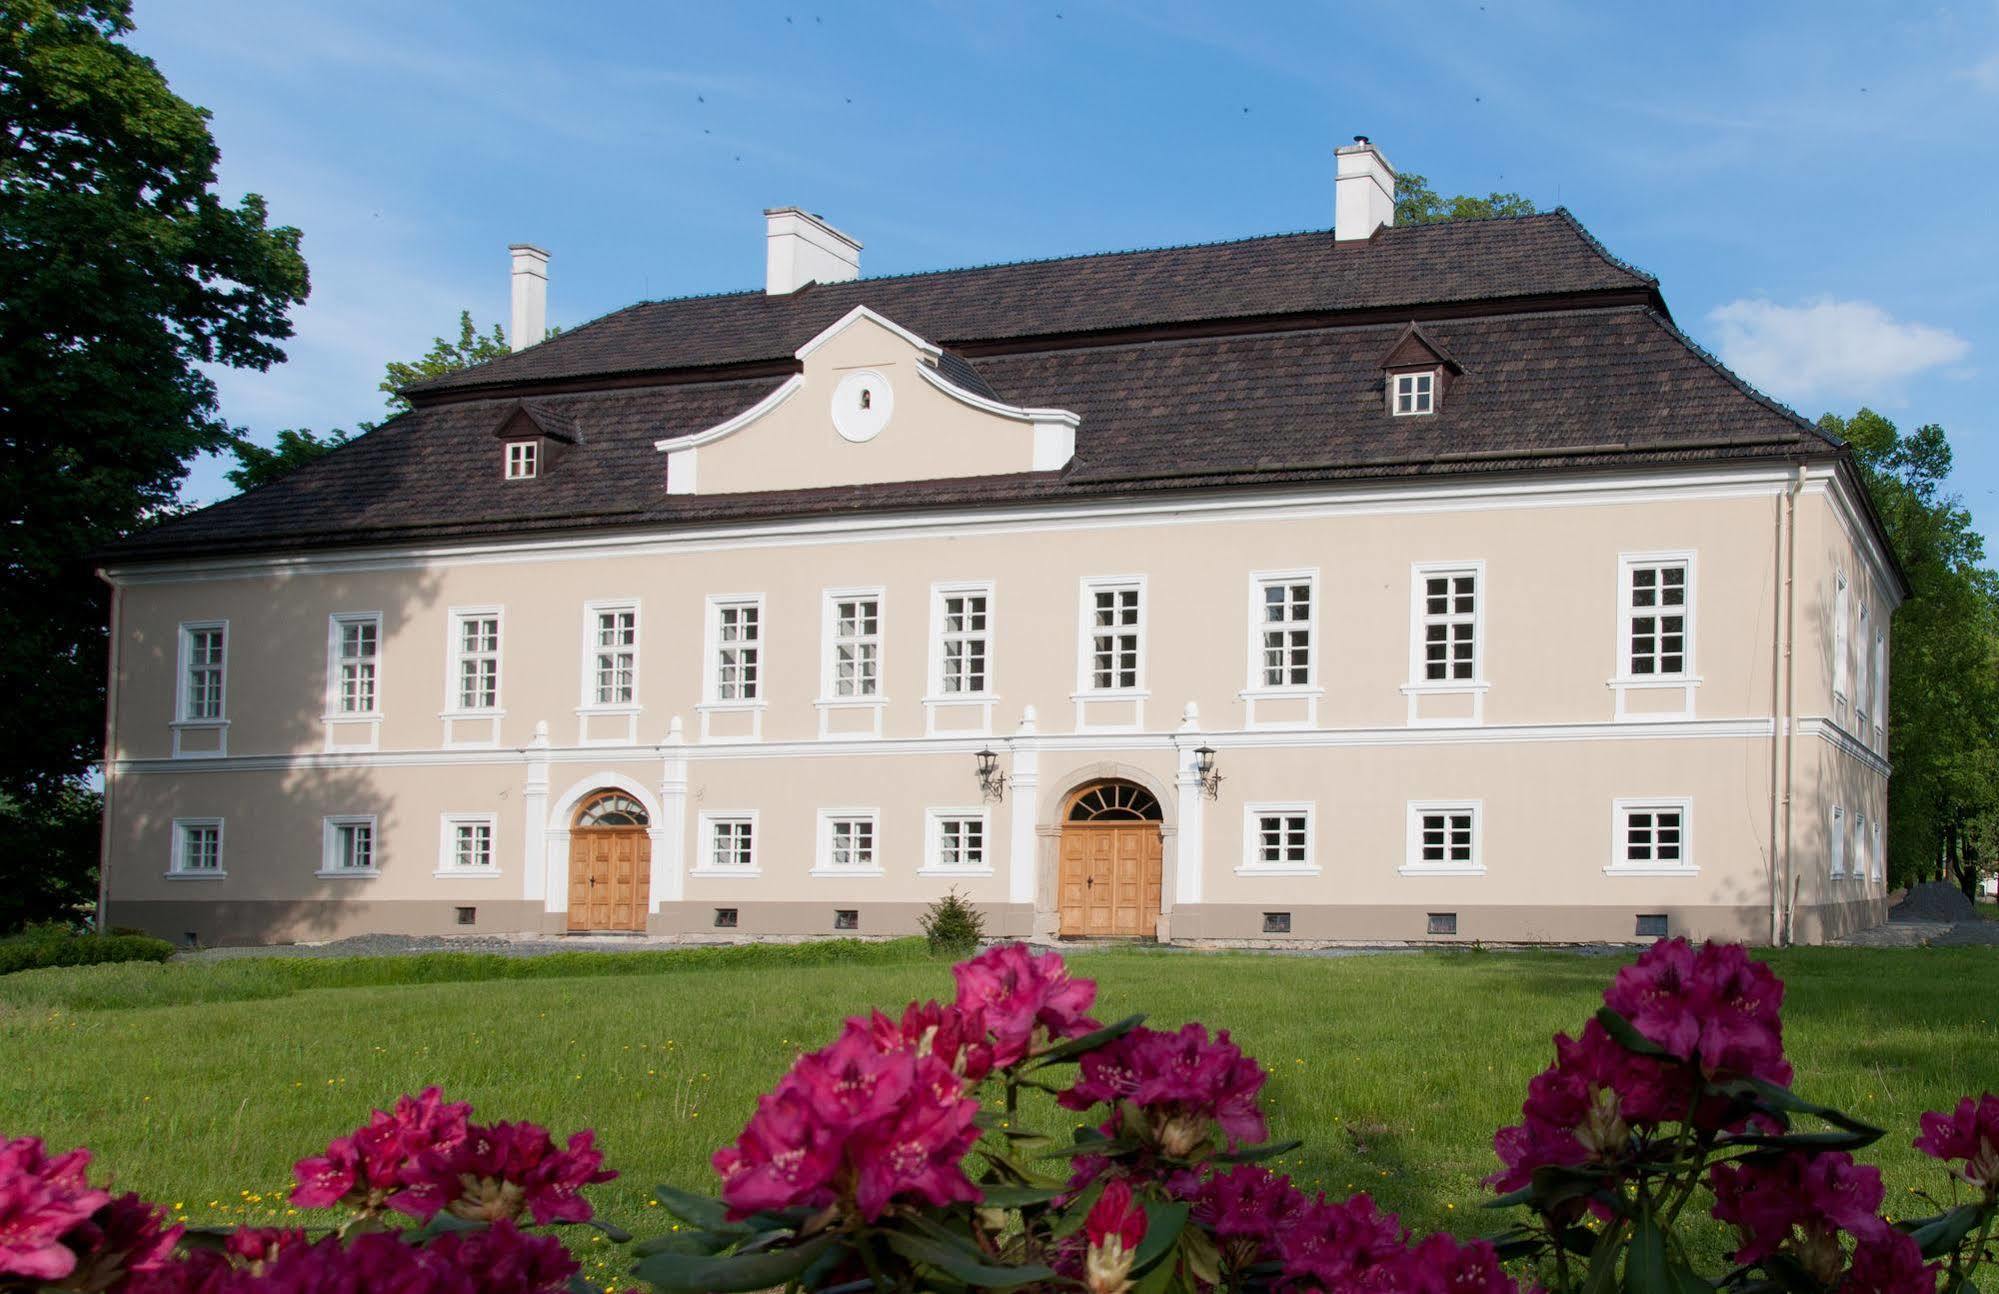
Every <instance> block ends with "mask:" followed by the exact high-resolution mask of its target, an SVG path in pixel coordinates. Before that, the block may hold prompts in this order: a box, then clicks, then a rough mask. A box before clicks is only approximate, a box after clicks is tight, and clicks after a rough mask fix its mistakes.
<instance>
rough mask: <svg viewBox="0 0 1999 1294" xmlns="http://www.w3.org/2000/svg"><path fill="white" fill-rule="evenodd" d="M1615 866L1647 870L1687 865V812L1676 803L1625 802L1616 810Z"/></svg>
mask: <svg viewBox="0 0 1999 1294" xmlns="http://www.w3.org/2000/svg"><path fill="white" fill-rule="evenodd" d="M1619 816H1620V818H1621V819H1622V822H1621V824H1620V831H1621V832H1622V838H1621V839H1620V841H1619V842H1618V854H1617V859H1616V865H1618V866H1622V867H1631V868H1641V869H1647V870H1653V869H1659V868H1676V867H1685V866H1687V839H1686V828H1687V813H1686V809H1685V808H1684V807H1682V806H1680V805H1671V804H1662V805H1650V804H1645V805H1629V806H1626V807H1625V808H1623V810H1622V811H1621V813H1620V815H1619Z"/></svg>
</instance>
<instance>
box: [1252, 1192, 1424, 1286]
mask: <svg viewBox="0 0 1999 1294" xmlns="http://www.w3.org/2000/svg"><path fill="white" fill-rule="evenodd" d="M1277 1249H1278V1253H1279V1255H1280V1256H1281V1257H1282V1259H1283V1262H1284V1274H1285V1275H1286V1276H1287V1277H1289V1278H1291V1280H1292V1281H1294V1282H1296V1283H1297V1284H1299V1285H1302V1286H1305V1287H1306V1288H1310V1287H1311V1285H1310V1284H1308V1283H1316V1285H1317V1287H1318V1288H1320V1289H1324V1290H1347V1289H1355V1288H1366V1287H1370V1286H1378V1285H1379V1284H1380V1283H1381V1278H1382V1277H1383V1276H1384V1275H1386V1274H1387V1273H1388V1272H1390V1271H1393V1270H1394V1269H1395V1268H1396V1267H1397V1266H1399V1264H1400V1262H1401V1259H1402V1258H1403V1255H1404V1241H1403V1235H1402V1226H1401V1224H1400V1223H1399V1222H1397V1221H1396V1220H1395V1218H1394V1216H1393V1215H1390V1214H1384V1213H1382V1212H1381V1211H1380V1210H1379V1209H1377V1208H1376V1207H1375V1205H1374V1201H1373V1200H1372V1199H1371V1198H1369V1197H1368V1196H1366V1195H1356V1196H1354V1197H1353V1198H1352V1199H1350V1200H1347V1201H1346V1202H1345V1203H1343V1204H1334V1203H1331V1202H1329V1201H1328V1200H1327V1199H1326V1197H1325V1196H1324V1195H1320V1196H1318V1197H1317V1198H1316V1199H1314V1200H1312V1201H1311V1202H1310V1203H1308V1204H1307V1205H1306V1206H1305V1207H1304V1208H1303V1209H1301V1210H1300V1211H1299V1214H1298V1218H1297V1221H1296V1222H1295V1223H1293V1225H1292V1226H1291V1227H1290V1228H1289V1229H1288V1230H1286V1231H1285V1232H1284V1233H1283V1234H1282V1235H1281V1236H1279V1237H1278V1241H1277ZM1383 1269H1386V1270H1383Z"/></svg>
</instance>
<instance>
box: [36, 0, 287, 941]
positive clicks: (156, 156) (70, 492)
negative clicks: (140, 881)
mask: <svg viewBox="0 0 1999 1294" xmlns="http://www.w3.org/2000/svg"><path fill="white" fill-rule="evenodd" d="M131 31H132V20H131V7H130V3H129V0H0V504H4V507H5V524H6V535H7V543H6V546H5V555H4V556H0V628H4V630H5V632H6V634H7V638H8V643H7V646H8V650H7V651H6V652H5V653H4V654H0V692H4V694H5V695H6V696H7V698H8V704H7V705H6V707H5V708H4V709H3V710H0V751H4V752H5V753H4V755H0V820H4V829H5V831H6V833H7V834H6V836H5V839H6V840H7V842H8V844H7V849H6V850H5V851H4V853H0V892H4V893H6V894H8V895H9V899H10V902H9V906H8V908H7V909H6V910H5V911H4V912H0V920H4V921H8V922H10V923H11V922H18V921H20V920H23V919H27V918H32V917H37V916H43V915H50V916H59V915H65V914H66V913H67V911H68V908H69V905H70V903H71V902H72V900H73V898H74V897H75V896H76V894H77V893H78V892H79V891H87V890H88V888H89V882H88V876H89V873H90V870H91V869H92V868H94V867H95V865H96V840H95V834H94V833H91V835H90V839H89V844H88V847H84V846H82V845H81V844H80V843H78V841H79V837H78V835H77V833H75V832H74V831H72V830H70V829H69V828H71V827H73V825H74V823H75V821H76V818H77V810H76V806H77V803H78V800H77V797H78V796H79V795H87V794H88V792H87V790H86V787H85V783H84V781H83V778H84V774H85V773H86V771H87V770H88V769H89V767H90V766H91V765H92V764H93V763H94V762H96V760H97V759H98V757H99V746H100V744H101V742H102V739H103V733H104V676H105V652H106V632H105V624H106V619H107V604H108V599H107V597H106V590H105V589H104V587H103V586H102V584H101V583H100V582H99V581H98V580H97V579H96V578H95V577H94V576H93V574H92V571H91V569H90V564H89V561H88V558H89V555H90V554H91V553H92V552H94V551H96V550H97V549H99V548H101V547H102V546H103V545H105V544H107V543H109V542H110V541H112V540H114V539H116V538H118V537H119V536H120V535H123V534H125V533H127V532H128V531H130V530H131V529H133V528H134V527H135V526H138V525H140V524H141V523H143V522H145V521H146V520H148V519H150V518H153V517H156V516H158V515H160V514H162V513H164V512H166V511H168V510H170V509H172V508H173V507H174V506H175V499H176V495H177V492H178V489H179V486H180V482H181V480H182V478H183V477H184V476H185V475H186V471H187V467H188V464H189V462H190V461H191V460H192V459H193V458H194V457H195V456H196V455H198V454H201V453H204V452H210V451H214V450H218V449H222V448H224V447H226V446H227V445H228V444H229V443H230V441H231V439H232V433H231V432H230V430H229V428H228V427H227V426H226V425H225V424H224V423H223V422H222V420H221V418H220V417H219V416H218V413H217V408H216V399H215V385H214V383H213V382H212V381H211V380H210V379H209V377H208V376H207V374H206V373H205V372H204V371H203V366H206V365H216V364H222V365H229V366H232V367H238V368H252V369H263V368H267V367H269V366H270V365H271V364H273V363H275V362H277V361H280V360H282V359H283V358H284V352H283V351H282V350H281V349H280V348H279V346H278V343H279V342H280V341H282V340H283V339H284V338H286V337H288V336H290V335H291V324H290V321H289V318H288V314H289V312H290V310H291V308H292V307H293V306H294V305H296V304H298V303H299V302H302V301H304V300H305V297H306V292H307V290H308V280H307V275H306V265H305V260H304V258H303V257H302V256H301V255H300V254H299V232H298V230H296V229H291V228H271V227H269V225H268V223H267V217H268V213H267V211H266V209H265V205H264V201H263V199H262V198H260V197H258V196H256V195H255V194H250V195H248V196H246V197H244V198H242V199H241V200H240V201H239V202H237V203H236V204H235V205H234V206H230V205H228V204H226V203H225V202H224V201H223V200H222V199H221V198H220V197H219V196H217V194H216V193H215V191H214V190H215V169H216V163H217V160H218V153H217V150H216V146H215V141H214V139H213V138H212V137H211V136H210V134H209V130H208V114H207V113H206V112H204V111H203V110H202V109H200V108H197V107H195V106H194V105H193V104H190V103H188V102H187V101H186V100H184V99H181V98H179V97H178V96H176V95H175V94H174V93H173V92H172V90H170V89H169V88H168V86H167V83H166V80H165V78H164V77H162V76H161V75H160V72H159V69H158V68H156V67H155V66H154V65H153V63H152V62H151V60H149V59H146V58H143V57H141V56H140V55H138V54H136V53H134V52H133V51H132V50H131V49H130V48H128V47H127V46H126V45H124V44H123V43H122V40H121V38H123V37H124V36H126V35H127V34H129V33H130V32H131ZM84 816H85V817H86V818H87V817H88V814H87V813H86V814H85V815H84ZM59 841H66V842H69V843H66V844H58V843H57V842H59ZM44 848H47V849H49V850H51V851H52V852H49V853H43V852H40V851H41V850H42V849H44Z"/></svg>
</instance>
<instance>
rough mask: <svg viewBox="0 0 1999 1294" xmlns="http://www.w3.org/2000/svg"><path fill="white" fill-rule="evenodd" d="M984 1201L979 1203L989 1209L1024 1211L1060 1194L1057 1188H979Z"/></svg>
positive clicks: (1059, 1188)
mask: <svg viewBox="0 0 1999 1294" xmlns="http://www.w3.org/2000/svg"><path fill="white" fill-rule="evenodd" d="M979 1189H980V1190H981V1191H983V1192H984V1193H985V1197H986V1198H985V1199H984V1200H983V1201H981V1203H982V1204H983V1205H984V1206H985V1207H986V1208H989V1209H1024V1208H1026V1207H1028V1206H1029V1205H1031V1204H1046V1203H1048V1201H1050V1200H1052V1199H1054V1198H1055V1197H1056V1196H1058V1195H1060V1194H1062V1188H1061V1187H1059V1186H981V1187H980V1188H979Z"/></svg>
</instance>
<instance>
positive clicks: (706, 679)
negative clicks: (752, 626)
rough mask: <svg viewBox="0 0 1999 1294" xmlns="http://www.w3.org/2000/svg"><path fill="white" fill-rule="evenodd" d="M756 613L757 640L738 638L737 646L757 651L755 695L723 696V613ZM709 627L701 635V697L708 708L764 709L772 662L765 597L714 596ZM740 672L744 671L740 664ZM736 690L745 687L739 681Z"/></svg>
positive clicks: (752, 683) (753, 693)
mask: <svg viewBox="0 0 1999 1294" xmlns="http://www.w3.org/2000/svg"><path fill="white" fill-rule="evenodd" d="M744 609H748V610H754V611H755V612H756V618H757V636H756V638H755V639H754V640H750V639H742V638H738V639H737V640H736V641H737V643H739V644H741V643H749V644H750V645H752V646H754V647H755V648H756V653H757V658H756V678H755V679H754V680H753V681H752V682H751V684H750V686H751V687H752V688H753V689H754V691H753V692H752V693H751V694H750V695H748V696H742V695H737V696H731V697H724V696H723V695H722V613H723V612H724V611H729V610H744ZM704 619H705V620H706V622H707V623H706V625H705V627H704V631H703V633H702V644H703V645H702V665H701V673H702V681H701V696H702V703H703V704H705V705H710V706H716V707H720V708H723V709H730V710H747V709H750V708H752V707H759V708H760V707H762V706H763V704H764V690H765V689H764V685H765V683H766V682H767V681H768V674H769V665H770V658H769V653H768V650H767V648H768V647H769V639H768V637H767V636H766V635H765V633H764V630H765V629H766V628H767V627H768V624H769V619H768V617H767V616H766V615H765V614H764V595H763V594H761V593H726V594H724V593H711V594H709V595H708V609H707V613H706V616H705V617H704ZM737 668H738V669H739V670H740V669H741V663H740V661H739V662H738V664H737ZM737 686H738V687H739V688H740V687H741V686H742V683H741V681H740V680H739V681H738V683H737Z"/></svg>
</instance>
